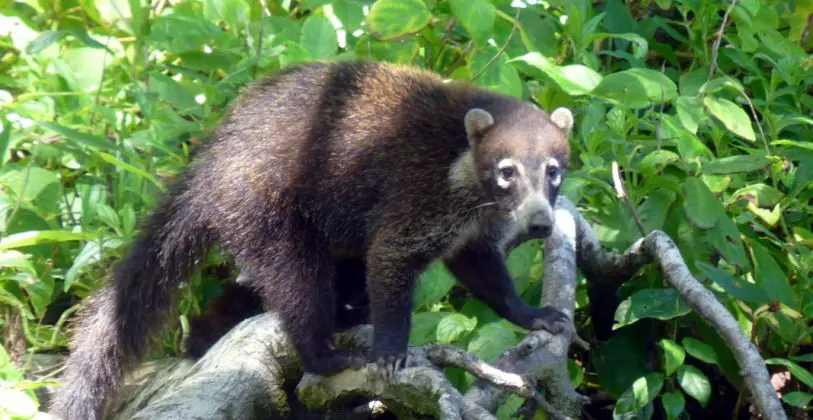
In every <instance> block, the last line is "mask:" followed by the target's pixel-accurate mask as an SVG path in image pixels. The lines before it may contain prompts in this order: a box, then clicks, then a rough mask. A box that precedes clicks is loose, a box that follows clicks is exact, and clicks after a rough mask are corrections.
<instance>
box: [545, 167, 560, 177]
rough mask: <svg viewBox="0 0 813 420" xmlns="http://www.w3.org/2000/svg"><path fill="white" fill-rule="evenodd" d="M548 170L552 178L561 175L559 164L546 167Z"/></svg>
mask: <svg viewBox="0 0 813 420" xmlns="http://www.w3.org/2000/svg"><path fill="white" fill-rule="evenodd" d="M546 171H547V175H548V178H550V179H556V177H557V176H559V167H558V166H553V165H548V168H547V169H546Z"/></svg>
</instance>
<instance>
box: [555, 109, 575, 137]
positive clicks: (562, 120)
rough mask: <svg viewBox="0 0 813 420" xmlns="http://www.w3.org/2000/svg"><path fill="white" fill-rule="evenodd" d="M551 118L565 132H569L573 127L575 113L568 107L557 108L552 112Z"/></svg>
mask: <svg viewBox="0 0 813 420" xmlns="http://www.w3.org/2000/svg"><path fill="white" fill-rule="evenodd" d="M550 119H551V121H553V123H554V124H556V126H557V127H559V129H560V130H562V131H564V132H565V133H569V132H570V129H572V128H573V113H572V112H570V110H569V109H567V108H556V110H555V111H553V113H552V114H550Z"/></svg>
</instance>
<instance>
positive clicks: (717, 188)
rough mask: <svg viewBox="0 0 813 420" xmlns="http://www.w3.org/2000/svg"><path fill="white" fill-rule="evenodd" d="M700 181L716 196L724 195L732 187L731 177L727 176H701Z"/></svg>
mask: <svg viewBox="0 0 813 420" xmlns="http://www.w3.org/2000/svg"><path fill="white" fill-rule="evenodd" d="M700 179H701V180H702V181H703V183H704V184H706V186H707V187H709V191H711V192H712V193H714V194H722V193H723V192H725V191H727V190H728V186H729V185H731V177H730V176H727V175H723V176H721V175H700Z"/></svg>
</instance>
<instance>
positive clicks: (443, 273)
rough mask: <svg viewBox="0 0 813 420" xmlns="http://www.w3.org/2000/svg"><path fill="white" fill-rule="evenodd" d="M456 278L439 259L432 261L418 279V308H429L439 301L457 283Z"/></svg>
mask: <svg viewBox="0 0 813 420" xmlns="http://www.w3.org/2000/svg"><path fill="white" fill-rule="evenodd" d="M455 281H456V280H455V278H454V276H453V275H452V273H450V272H449V270H447V269H446V266H445V265H444V264H443V263H442V262H439V261H436V262H434V263H432V264H431V265H430V266H429V268H427V269H426V271H424V272H423V274H421V277H420V278H419V279H418V290H417V291H416V292H415V304H414V306H415V307H416V308H429V307H431V306H432V305H434V304H435V303H437V302H439V301H440V300H441V299H443V297H444V296H446V294H447V293H449V290H451V289H452V286H454V285H455Z"/></svg>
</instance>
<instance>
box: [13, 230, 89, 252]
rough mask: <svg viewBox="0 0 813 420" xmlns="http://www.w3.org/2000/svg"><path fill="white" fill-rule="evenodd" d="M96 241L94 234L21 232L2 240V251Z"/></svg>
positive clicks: (48, 231) (50, 231)
mask: <svg viewBox="0 0 813 420" xmlns="http://www.w3.org/2000/svg"><path fill="white" fill-rule="evenodd" d="M95 239H96V235H94V234H90V233H84V232H81V233H80V232H68V231H66V230H39V231H29V232H21V233H15V234H12V235H8V236H6V237H4V238H3V239H2V240H0V251H2V250H6V249H14V248H23V247H27V246H31V245H39V244H47V243H54V242H69V241H92V240H95Z"/></svg>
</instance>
